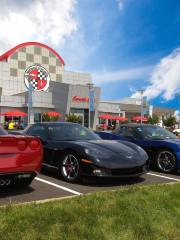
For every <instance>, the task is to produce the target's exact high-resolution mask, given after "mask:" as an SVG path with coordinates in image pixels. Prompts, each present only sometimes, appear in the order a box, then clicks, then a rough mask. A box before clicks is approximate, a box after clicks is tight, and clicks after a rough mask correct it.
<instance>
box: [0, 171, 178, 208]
mask: <svg viewBox="0 0 180 240" xmlns="http://www.w3.org/2000/svg"><path fill="white" fill-rule="evenodd" d="M171 182H180V175H169V174H166V175H165V174H160V173H157V172H150V173H148V174H145V175H143V176H142V177H141V178H139V179H136V180H134V179H98V180H97V179H96V180H95V179H84V180H83V182H82V183H81V184H70V183H66V182H64V181H62V180H59V179H58V178H57V177H56V174H55V173H53V172H49V171H46V172H45V171H44V172H43V173H41V174H39V176H38V177H36V178H35V180H34V181H33V183H32V184H31V186H30V187H28V188H26V189H24V190H22V189H21V190H20V189H9V190H1V192H0V205H4V204H8V203H22V202H31V201H39V200H41V201H42V200H44V201H46V200H51V199H54V198H64V197H68V196H76V195H81V194H87V193H91V192H96V191H104V190H112V189H118V188H121V187H122V186H125V185H148V184H155V183H159V184H161V183H171Z"/></svg>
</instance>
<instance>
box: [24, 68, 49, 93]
mask: <svg viewBox="0 0 180 240" xmlns="http://www.w3.org/2000/svg"><path fill="white" fill-rule="evenodd" d="M24 81H25V85H26V87H27V88H28V89H29V84H31V85H32V88H33V90H35V91H47V90H48V88H49V82H50V75H49V73H48V71H47V70H46V69H45V68H44V67H42V66H41V65H32V66H30V67H29V68H27V69H26V71H25V74H24Z"/></svg>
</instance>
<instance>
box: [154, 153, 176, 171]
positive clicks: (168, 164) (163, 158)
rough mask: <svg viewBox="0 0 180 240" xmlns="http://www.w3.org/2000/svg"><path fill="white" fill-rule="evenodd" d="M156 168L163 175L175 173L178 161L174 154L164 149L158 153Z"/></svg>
mask: <svg viewBox="0 0 180 240" xmlns="http://www.w3.org/2000/svg"><path fill="white" fill-rule="evenodd" d="M155 165H156V168H157V169H158V170H159V171H160V172H163V173H172V172H175V170H176V166H177V161H176V156H175V155H174V153H173V152H172V151H170V150H167V149H162V150H160V151H158V152H157V154H156V157H155Z"/></svg>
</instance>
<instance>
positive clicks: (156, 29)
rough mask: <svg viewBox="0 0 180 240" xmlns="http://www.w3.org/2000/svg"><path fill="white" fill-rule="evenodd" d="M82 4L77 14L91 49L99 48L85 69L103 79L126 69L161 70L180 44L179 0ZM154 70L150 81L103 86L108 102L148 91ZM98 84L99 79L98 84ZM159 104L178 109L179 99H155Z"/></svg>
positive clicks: (143, 78)
mask: <svg viewBox="0 0 180 240" xmlns="http://www.w3.org/2000/svg"><path fill="white" fill-rule="evenodd" d="M122 2H123V9H122V10H119V9H118V6H117V2H116V1H114V0H104V1H100V0H91V1H88V0H85V1H83V0H82V1H79V3H78V5H77V15H78V16H79V22H80V28H81V31H82V32H83V33H84V36H85V38H86V41H87V44H88V45H89V47H90V48H91V47H92V48H93V46H94V47H95V50H94V52H93V54H92V55H91V56H90V57H89V58H88V59H87V60H86V63H85V64H84V66H83V68H84V70H86V71H89V72H95V73H98V74H101V73H102V72H104V71H105V72H114V71H119V70H122V69H123V70H124V69H127V70H128V69H131V68H137V67H146V66H152V69H153V67H155V66H156V65H157V64H158V63H159V62H160V60H161V59H162V58H163V57H166V56H167V55H168V54H170V53H171V52H172V51H173V50H174V49H176V48H178V47H179V44H180V27H179V26H180V2H179V1H178V0H177V1H175V0H173V1H169V0H138V1H135V0H124V1H122ZM151 72H152V70H150V71H149V72H147V73H146V74H145V75H144V76H143V75H142V76H141V77H140V78H139V77H138V78H137V79H136V78H133V79H129V80H128V79H125V80H124V81H123V80H121V81H118V80H116V81H110V82H106V83H103V82H101V83H100V84H99V85H100V86H101V88H102V98H103V99H120V98H122V97H126V96H130V95H132V91H133V90H134V91H135V90H136V89H139V88H141V87H142V88H146V86H147V85H148V83H149V79H150V75H151ZM94 81H95V82H96V79H94ZM151 102H152V103H153V104H154V105H163V106H169V107H178V104H177V100H176V99H172V100H168V101H167V100H166V99H163V98H162V96H161V94H160V95H159V96H157V97H155V98H154V99H151Z"/></svg>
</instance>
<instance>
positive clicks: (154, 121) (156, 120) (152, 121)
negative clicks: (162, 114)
mask: <svg viewBox="0 0 180 240" xmlns="http://www.w3.org/2000/svg"><path fill="white" fill-rule="evenodd" d="M148 123H150V124H157V123H159V117H158V116H157V115H155V114H154V115H153V116H152V117H151V116H149V117H148Z"/></svg>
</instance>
